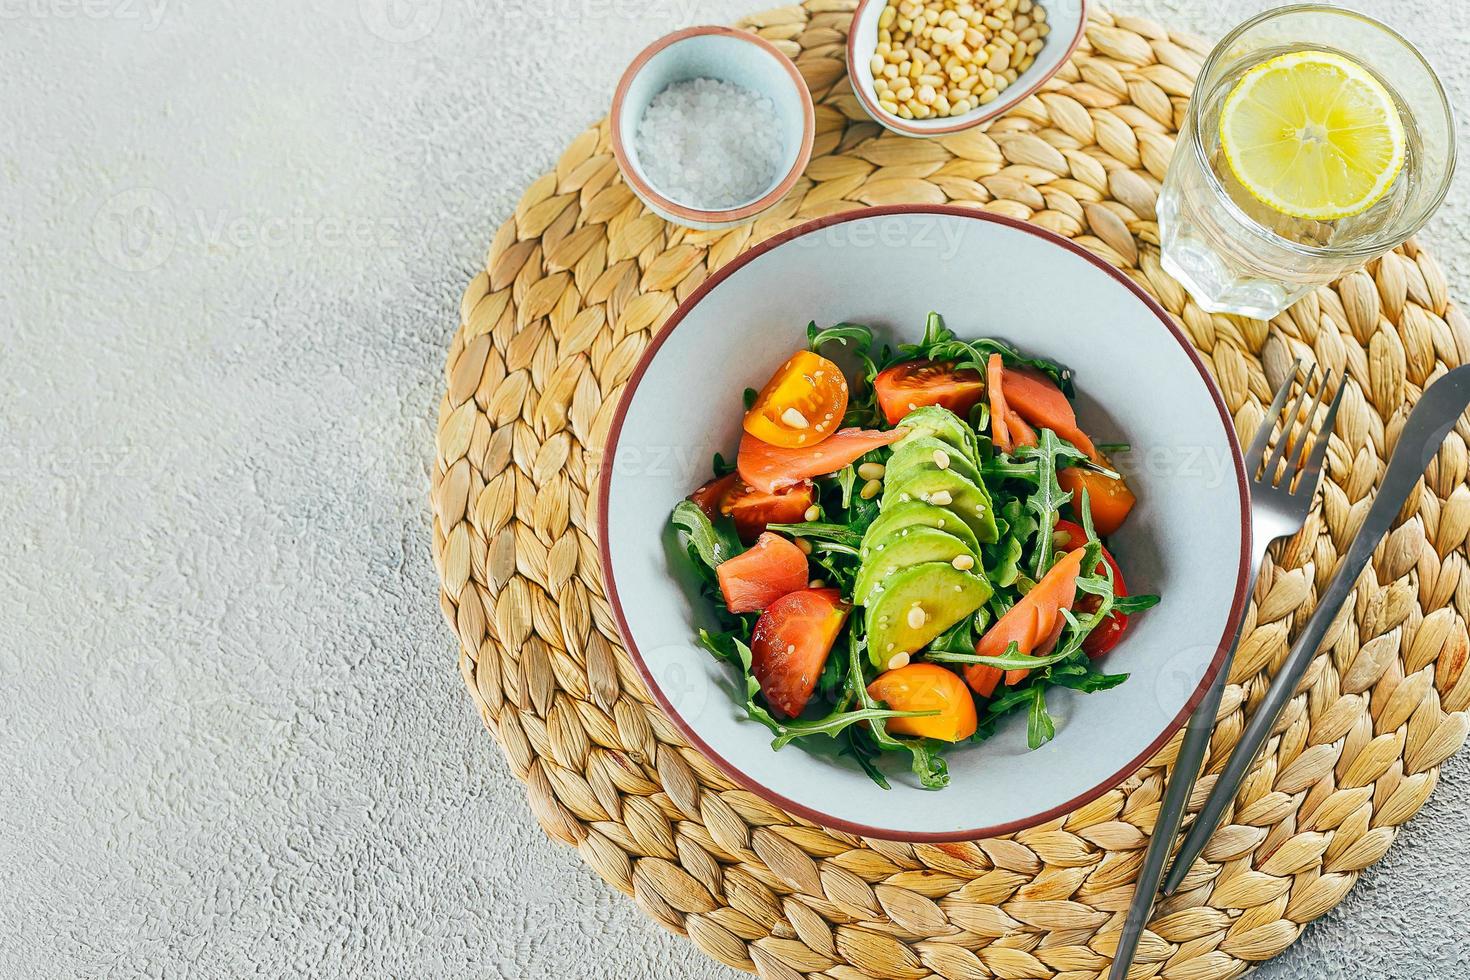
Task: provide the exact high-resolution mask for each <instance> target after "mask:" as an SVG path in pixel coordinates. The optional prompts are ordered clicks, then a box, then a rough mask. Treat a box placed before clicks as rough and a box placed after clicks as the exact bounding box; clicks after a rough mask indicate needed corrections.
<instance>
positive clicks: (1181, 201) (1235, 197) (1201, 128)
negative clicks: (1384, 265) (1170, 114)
mask: <svg viewBox="0 0 1470 980" xmlns="http://www.w3.org/2000/svg"><path fill="white" fill-rule="evenodd" d="M1295 52H1312V53H1326V55H1327V56H1328V57H1332V56H1336V57H1338V58H1341V59H1345V60H1346V61H1349V62H1352V63H1353V64H1354V65H1355V66H1357V67H1359V68H1361V69H1365V70H1366V71H1367V72H1368V73H1370V74H1371V75H1372V76H1373V77H1374V78H1375V79H1376V80H1377V81H1378V82H1379V83H1380V84H1381V85H1382V87H1383V89H1384V90H1386V91H1387V93H1388V94H1389V96H1391V98H1392V102H1393V104H1394V107H1395V108H1396V109H1397V111H1398V116H1399V120H1400V122H1401V123H1402V130H1403V144H1404V145H1403V163H1402V166H1401V168H1400V169H1399V171H1398V174H1397V176H1396V177H1394V178H1393V182H1392V183H1391V184H1390V185H1389V186H1388V189H1387V190H1386V191H1385V192H1384V193H1383V194H1382V196H1381V197H1379V198H1378V199H1377V200H1376V201H1375V202H1374V203H1372V204H1371V205H1370V206H1368V207H1367V208H1366V209H1364V210H1362V211H1360V212H1359V213H1356V214H1352V215H1349V216H1347V217H1342V218H1337V219H1334V220H1322V219H1317V218H1306V217H1294V216H1292V215H1290V214H1287V213H1285V212H1284V211H1282V210H1278V209H1277V208H1274V207H1272V206H1271V205H1268V204H1266V203H1264V202H1263V201H1262V200H1260V199H1258V197H1257V195H1255V194H1253V193H1252V192H1251V191H1250V190H1248V189H1247V188H1246V187H1245V186H1244V185H1243V184H1242V183H1241V181H1240V180H1239V179H1238V178H1237V177H1236V174H1235V172H1234V170H1233V169H1232V165H1231V163H1230V162H1229V161H1227V158H1226V149H1227V147H1226V146H1224V145H1222V143H1223V141H1222V137H1221V112H1222V107H1223V106H1224V105H1225V103H1226V101H1227V98H1228V97H1229V96H1230V95H1231V93H1232V91H1234V90H1235V88H1236V85H1237V83H1238V82H1240V80H1241V79H1242V78H1243V77H1244V76H1245V75H1246V74H1247V73H1249V72H1250V71H1251V70H1252V69H1253V68H1255V67H1257V66H1258V65H1262V64H1264V63H1265V62H1267V61H1270V60H1272V59H1277V58H1280V56H1282V55H1289V54H1292V53H1295ZM1454 169H1455V125H1454V117H1453V115H1452V113H1451V111H1450V105H1449V100H1448V99H1447V98H1446V97H1445V92H1444V88H1443V87H1442V86H1441V85H1440V82H1439V78H1438V77H1437V76H1436V75H1435V73H1434V70H1433V69H1432V68H1431V67H1430V66H1429V63H1428V62H1427V61H1425V60H1424V57H1423V55H1421V54H1420V53H1419V51H1418V49H1416V48H1415V47H1414V46H1413V45H1412V44H1410V43H1409V42H1408V41H1407V40H1405V39H1404V38H1403V37H1402V36H1400V35H1399V34H1398V33H1397V32H1395V31H1393V30H1392V29H1390V28H1389V27H1387V26H1385V25H1384V24H1381V23H1379V22H1378V21H1376V20H1373V19H1372V18H1370V17H1366V16H1364V15H1362V14H1359V13H1356V12H1354V11H1351V10H1344V9H1342V8H1340V7H1328V6H1323V5H1319V4H1302V5H1299V6H1292V7H1281V8H1278V9H1276V10H1271V11H1267V12H1266V13H1263V14H1261V15H1259V16H1257V17H1255V18H1253V19H1251V20H1248V21H1246V22H1245V23H1244V24H1241V25H1240V26H1239V27H1237V28H1236V29H1235V30H1234V31H1232V32H1231V33H1230V35H1229V36H1227V37H1226V38H1225V39H1224V40H1223V41H1221V42H1220V43H1219V44H1218V45H1217V46H1216V47H1215V50H1214V51H1212V52H1210V56H1209V58H1208V59H1206V61H1205V63H1204V66H1203V67H1202V68H1201V69H1200V74H1199V79H1198V81H1197V83H1196V85H1195V90H1194V98H1193V99H1192V100H1191V102H1190V107H1189V113H1188V116H1187V118H1186V120H1185V123H1184V128H1183V131H1182V132H1181V133H1180V134H1179V141H1178V144H1177V145H1176V147H1175V149H1174V156H1173V159H1172V160H1171V161H1170V164H1169V173H1168V176H1167V177H1166V178H1165V180H1164V187H1163V191H1162V193H1161V194H1160V197H1159V231H1160V238H1161V244H1162V259H1163V265H1164V268H1165V270H1166V271H1168V273H1169V274H1170V275H1172V276H1173V277H1174V278H1175V279H1177V280H1179V282H1181V283H1182V284H1183V285H1184V286H1185V288H1186V289H1188V290H1189V292H1190V294H1191V295H1192V296H1193V297H1194V298H1195V300H1196V302H1198V303H1199V304H1200V306H1202V307H1204V308H1205V309H1206V310H1209V311H1211V312H1215V313H1239V314H1242V315H1244V316H1252V317H1260V318H1262V319H1269V318H1271V317H1273V316H1275V315H1276V314H1277V313H1280V312H1281V311H1282V310H1284V309H1286V308H1287V307H1288V306H1290V305H1291V304H1292V303H1294V302H1296V301H1297V300H1298V299H1300V298H1301V297H1303V296H1305V295H1306V294H1307V293H1309V292H1311V291H1312V290H1313V289H1315V288H1316V287H1317V286H1320V285H1323V284H1324V283H1329V282H1332V281H1333V280H1334V279H1337V278H1340V277H1341V276H1343V275H1345V274H1347V273H1349V272H1351V271H1353V270H1354V269H1357V268H1358V267H1360V266H1361V265H1362V264H1363V263H1364V262H1367V261H1368V260H1369V259H1372V258H1374V257H1376V256H1378V255H1381V254H1383V253H1384V252H1386V251H1388V250H1390V249H1392V248H1394V247H1396V246H1398V245H1400V244H1402V243H1403V241H1404V240H1405V239H1406V238H1408V237H1409V236H1410V235H1412V234H1414V233H1415V232H1416V231H1418V230H1419V229H1420V228H1422V227H1423V226H1424V223H1425V222H1426V221H1428V220H1429V217H1430V215H1432V214H1433V213H1434V211H1435V209H1436V208H1438V207H1439V205H1440V203H1441V202H1442V201H1443V200H1444V197H1445V194H1446V193H1447V192H1448V190H1449V184H1450V177H1451V176H1452V175H1453V173H1454ZM1385 172H1386V171H1385Z"/></svg>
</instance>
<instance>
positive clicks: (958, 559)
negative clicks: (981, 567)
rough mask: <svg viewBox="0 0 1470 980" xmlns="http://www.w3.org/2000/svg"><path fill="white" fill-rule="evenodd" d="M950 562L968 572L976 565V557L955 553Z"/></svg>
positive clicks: (960, 569)
mask: <svg viewBox="0 0 1470 980" xmlns="http://www.w3.org/2000/svg"><path fill="white" fill-rule="evenodd" d="M950 564H951V565H953V566H954V567H955V568H956V569H958V570H959V571H961V572H968V571H969V570H970V569H972V568H974V567H975V559H974V557H973V556H971V555H955V556H954V561H952V562H950Z"/></svg>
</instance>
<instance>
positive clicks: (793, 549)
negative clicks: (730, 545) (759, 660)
mask: <svg viewBox="0 0 1470 980" xmlns="http://www.w3.org/2000/svg"><path fill="white" fill-rule="evenodd" d="M715 574H716V575H717V576H718V577H719V579H720V592H721V593H723V594H724V596H725V606H726V607H727V608H728V609H729V610H730V611H731V612H733V613H748V612H758V611H760V610H762V609H766V608H769V607H770V605H771V603H773V602H775V601H776V600H777V599H779V598H781V597H782V596H783V595H786V594H788V593H791V592H795V591H796V590H797V589H804V588H806V583H807V564H806V553H805V552H803V551H802V550H801V549H800V548H798V547H797V546H796V545H794V544H792V543H791V542H790V541H788V540H787V539H786V538H783V537H781V535H779V534H772V533H771V532H770V531H767V532H765V533H764V534H762V535H761V536H760V537H759V538H757V539H756V541H755V544H754V545H752V546H751V547H750V549H749V550H748V551H743V552H741V553H740V554H738V555H736V556H735V557H734V558H730V559H727V560H725V561H722V562H720V567H719V568H716V569H715Z"/></svg>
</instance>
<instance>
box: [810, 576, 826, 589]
mask: <svg viewBox="0 0 1470 980" xmlns="http://www.w3.org/2000/svg"><path fill="white" fill-rule="evenodd" d="M806 587H807V588H809V589H825V588H826V587H827V583H826V582H823V581H822V580H821V579H819V578H814V579H812V580H811V581H810V582H808V583H807V584H806Z"/></svg>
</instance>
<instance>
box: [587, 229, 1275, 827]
mask: <svg viewBox="0 0 1470 980" xmlns="http://www.w3.org/2000/svg"><path fill="white" fill-rule="evenodd" d="M890 214H944V215H953V216H955V217H959V218H970V219H973V220H976V221H989V222H993V223H995V224H1001V225H1005V226H1007V227H1009V228H1013V229H1015V230H1017V231H1022V232H1025V233H1026V234H1028V235H1034V236H1036V237H1037V238H1041V239H1043V240H1046V241H1049V242H1051V243H1053V244H1055V245H1059V246H1061V247H1062V248H1064V249H1066V250H1067V251H1069V252H1072V253H1073V254H1075V255H1079V256H1081V257H1082V258H1083V259H1085V260H1086V261H1087V262H1090V263H1091V264H1092V265H1094V266H1095V267H1097V268H1098V269H1100V270H1102V271H1103V272H1104V273H1105V274H1107V275H1108V276H1110V277H1112V278H1113V279H1114V280H1115V281H1116V282H1118V283H1119V284H1120V285H1122V286H1123V287H1124V288H1125V289H1127V290H1128V291H1129V292H1131V293H1132V294H1133V295H1134V296H1135V297H1137V298H1138V300H1139V301H1140V302H1141V303H1143V305H1144V306H1145V307H1146V308H1147V309H1148V311H1149V312H1151V313H1152V314H1153V315H1154V317H1155V318H1156V319H1157V320H1158V321H1159V323H1160V325H1161V326H1162V327H1163V328H1164V330H1165V331H1166V332H1167V333H1168V335H1169V336H1171V337H1173V338H1174V340H1175V342H1176V343H1178V344H1179V346H1180V347H1181V348H1182V349H1183V350H1184V353H1185V355H1186V356H1187V357H1188V358H1189V360H1190V363H1191V364H1193V365H1194V369H1195V371H1196V372H1198V374H1199V376H1200V379H1201V380H1202V381H1203V382H1204V385H1205V390H1206V391H1207V392H1209V395H1210V400H1211V402H1212V403H1213V404H1214V406H1215V411H1216V413H1217V414H1218V415H1219V416H1220V424H1221V426H1222V427H1223V428H1224V430H1225V438H1226V440H1227V441H1228V442H1229V444H1230V454H1231V456H1230V458H1231V462H1232V463H1233V464H1234V466H1235V482H1236V487H1237V490H1238V491H1239V494H1240V566H1239V568H1238V570H1237V572H1236V578H1235V593H1234V596H1233V597H1232V599H1231V604H1230V615H1229V617H1228V618H1227V619H1226V621H1225V629H1224V631H1223V632H1222V633H1221V635H1220V641H1219V643H1218V645H1217V646H1216V648H1215V656H1214V658H1213V659H1212V660H1211V661H1210V665H1209V667H1208V669H1206V670H1205V673H1204V676H1203V677H1202V678H1200V682H1199V686H1198V687H1197V688H1196V689H1195V691H1194V693H1193V694H1192V695H1190V698H1189V700H1188V701H1187V702H1186V703H1185V705H1184V707H1183V708H1182V709H1181V710H1180V711H1179V713H1178V714H1177V715H1176V716H1175V717H1174V719H1173V720H1172V721H1170V722H1169V724H1168V725H1166V726H1164V730H1163V732H1162V733H1160V735H1159V737H1158V738H1156V739H1154V741H1153V742H1152V743H1151V744H1149V745H1148V746H1147V747H1146V748H1145V749H1144V750H1143V751H1142V752H1140V753H1139V754H1138V755H1136V756H1135V757H1133V758H1132V759H1130V760H1129V761H1128V762H1127V763H1125V764H1124V765H1123V766H1122V768H1120V769H1118V771H1117V772H1115V773H1113V774H1112V775H1111V776H1108V777H1107V778H1106V779H1104V780H1102V781H1101V782H1099V783H1098V784H1097V785H1095V786H1093V787H1091V788H1089V789H1088V790H1086V791H1084V792H1082V793H1080V794H1079V795H1077V796H1075V797H1073V798H1072V799H1070V800H1067V801H1066V802H1065V803H1060V804H1058V805H1057V806H1054V807H1052V808H1051V809H1049V810H1046V811H1044V812H1042V813H1037V814H1033V815H1032V816H1029V817H1022V818H1020V819H1018V820H1012V821H1010V822H1008V823H1003V824H998V825H996V826H993V827H976V828H973V829H969V830H956V831H929V832H924V833H913V832H909V833H905V832H902V831H898V830H892V829H889V828H886V827H872V826H868V825H865V824H859V823H854V822H852V821H850V820H842V819H840V818H837V817H833V816H831V815H830V814H826V813H822V812H820V811H818V810H815V809H813V808H811V807H809V806H807V805H805V804H803V803H797V802H796V801H794V800H789V799H787V798H786V797H784V796H782V795H781V794H780V793H777V792H775V791H774V790H771V789H770V788H768V787H766V786H764V785H762V784H761V783H759V782H758V781H756V780H755V779H754V778H752V777H751V776H750V775H748V774H747V773H745V772H744V771H743V770H741V769H738V768H737V767H735V766H733V765H731V764H730V763H729V762H728V761H726V760H725V758H724V757H722V756H721V755H720V754H719V753H717V752H715V751H714V750H713V749H712V748H710V746H709V745H708V744H707V743H706V742H705V741H704V739H702V738H700V737H699V735H698V733H696V732H695V731H694V729H693V728H692V727H691V726H690V725H689V723H688V722H686V721H685V720H684V718H683V716H682V715H680V714H679V713H678V712H677V711H676V710H674V707H673V705H672V704H670V703H669V700H668V699H667V698H666V697H664V694H663V692H662V691H661V690H660V689H659V686H658V684H657V682H656V681H655V680H654V678H653V674H652V672H651V671H650V670H649V669H648V665H647V664H646V663H644V661H643V656H642V654H640V653H639V652H638V646H637V644H635V643H634V642H633V640H632V637H631V636H630V635H629V630H628V621H627V619H626V617H625V616H624V615H623V606H622V602H621V600H620V599H619V597H618V587H617V579H616V578H615V576H614V575H613V569H612V562H611V561H609V559H608V554H607V546H606V542H607V532H608V517H607V507H608V498H609V495H610V493H611V486H612V484H611V481H610V480H609V479H608V478H607V477H608V475H609V473H610V465H611V460H612V459H614V458H615V455H616V453H617V446H618V438H619V436H621V434H622V431H623V422H624V420H625V419H626V418H627V414H628V405H629V403H630V402H631V401H632V398H633V394H634V392H636V391H637V390H638V385H639V384H640V383H641V382H642V380H643V375H644V374H645V373H646V372H647V370H648V365H649V364H650V363H652V361H653V358H654V355H656V354H657V353H658V350H659V348H660V347H662V346H663V343H664V341H665V340H667V339H668V337H669V335H670V334H672V333H673V331H674V330H675V329H676V328H677V327H678V326H679V324H680V323H681V322H683V319H684V317H685V316H687V315H688V314H689V311H690V310H692V309H694V307H695V306H696V305H698V303H699V301H700V300H702V299H704V297H705V296H706V295H707V294H708V293H709V292H710V291H711V290H713V289H714V288H715V287H716V286H718V285H719V284H720V283H722V282H724V281H725V280H726V279H728V278H730V277H731V276H732V275H734V274H735V273H736V272H737V271H739V269H740V268H741V267H742V266H744V265H746V264H747V263H749V262H751V261H753V260H755V259H756V258H759V257H760V256H762V255H764V254H765V253H766V252H769V251H770V250H772V249H774V248H776V247H777V246H780V245H783V244H785V243H786V242H789V241H791V240H792V239H793V238H799V237H801V236H802V235H806V234H809V233H811V232H814V231H820V230H821V229H823V228H826V227H829V226H831V225H835V224H842V223H844V222H848V221H855V220H859V219H862V218H870V217H882V216H884V215H890ZM602 465H603V470H602V472H601V473H600V474H599V476H598V489H597V534H598V548H597V550H598V558H599V561H600V564H601V567H602V579H603V582H604V583H605V587H606V591H607V600H608V605H609V606H610V607H611V608H612V611H613V617H614V618H615V619H616V620H617V624H618V633H619V635H620V636H621V637H622V640H623V646H624V647H625V648H626V650H627V651H628V656H629V657H631V658H632V660H633V666H634V667H635V668H636V669H637V671H638V675H639V676H640V677H642V678H643V683H644V686H645V687H647V688H648V691H649V693H650V694H651V695H653V698H654V700H655V701H656V702H658V705H659V707H660V708H661V709H662V710H663V712H664V714H665V715H666V716H667V717H668V718H669V719H670V720H671V721H672V722H673V723H674V727H676V728H677V729H679V732H680V734H682V735H683V737H684V738H685V739H686V740H687V741H688V742H689V744H690V745H692V746H693V747H695V748H696V749H698V750H699V751H700V752H702V753H703V754H704V756H705V758H707V759H709V760H710V761H711V762H713V763H714V764H715V765H716V766H718V767H719V769H720V771H721V772H723V773H724V774H725V775H727V776H729V777H730V778H731V779H732V780H734V781H735V782H736V783H738V784H739V785H741V786H743V787H745V788H746V789H748V790H750V791H751V792H752V793H754V794H755V795H757V796H759V797H761V798H762V799H764V800H766V801H768V802H770V803H773V804H775V805H776V806H778V807H780V808H781V809H783V810H785V811H786V812H787V813H792V814H795V815H797V816H798V817H802V818H804V819H806V820H810V821H812V822H813V823H815V824H818V825H819V826H823V827H828V828H830V829H833V830H840V831H845V832H847V833H851V834H857V835H859V836H861V837H873V838H877V839H878V840H894V841H907V842H912V843H951V842H955V841H969V840H982V839H984V838H987V837H998V836H1000V835H1002V834H1012V833H1015V832H1017V831H1020V830H1026V829H1027V828H1030V827H1035V826H1037V825H1038V824H1043V823H1046V822H1047V821H1049V820H1054V819H1056V818H1057V817H1060V816H1063V815H1065V814H1067V813H1070V812H1072V811H1073V810H1076V809H1077V808H1078V807H1082V806H1086V805H1087V804H1088V803H1091V802H1092V801H1093V800H1095V799H1097V798H1098V797H1100V796H1102V795H1103V794H1104V793H1106V792H1108V791H1109V790H1111V789H1112V788H1113V787H1115V786H1117V785H1118V784H1119V783H1120V782H1122V781H1123V779H1124V778H1126V777H1127V776H1129V775H1130V774H1132V773H1133V772H1136V771H1137V770H1138V768H1139V767H1140V766H1142V765H1143V764H1144V763H1145V762H1147V761H1148V760H1149V759H1151V758H1153V756H1154V755H1155V753H1157V752H1158V751H1159V750H1160V749H1162V748H1163V747H1164V744H1165V743H1166V742H1168V741H1169V739H1170V738H1172V737H1173V736H1174V733H1175V732H1177V731H1179V729H1180V728H1182V727H1184V723H1185V722H1186V721H1187V720H1189V716H1190V715H1191V714H1193V713H1194V709H1195V708H1196V707H1197V706H1198V705H1199V703H1200V702H1201V701H1202V700H1204V696H1205V693H1206V691H1208V690H1209V687H1210V685H1211V684H1212V683H1213V682H1214V680H1215V677H1216V675H1217V674H1219V672H1220V670H1221V668H1222V667H1223V666H1224V664H1225V658H1226V655H1227V654H1228V653H1229V652H1230V649H1231V647H1233V646H1234V642H1235V634H1236V630H1237V629H1238V628H1239V626H1240V624H1241V622H1242V621H1243V619H1244V618H1245V610H1246V604H1247V602H1248V601H1249V599H1250V588H1251V581H1250V555H1251V524H1250V487H1249V484H1248V483H1247V481H1246V474H1245V459H1244V457H1243V456H1242V455H1241V451H1240V443H1239V441H1238V440H1237V439H1236V437H1235V423H1234V421H1233V420H1232V418H1231V415H1230V411H1229V409H1228V408H1226V406H1225V400H1224V398H1223V397H1221V395H1220V389H1219V388H1218V387H1216V385H1215V382H1214V381H1212V380H1211V379H1210V374H1209V372H1208V371H1207V370H1205V366H1204V362H1203V361H1201V360H1200V356H1199V353H1198V352H1197V351H1195V349H1194V347H1193V345H1191V344H1190V342H1189V340H1188V338H1186V337H1185V336H1184V333H1183V332H1182V331H1181V330H1180V328H1179V327H1176V326H1175V325H1174V322H1173V321H1172V320H1170V319H1169V315H1168V313H1166V312H1164V309H1163V307H1161V306H1159V304H1158V302H1157V301H1156V300H1155V299H1154V298H1153V297H1152V296H1150V295H1149V294H1148V293H1146V292H1144V290H1143V288H1142V287H1140V286H1139V285H1138V284H1137V283H1135V282H1134V281H1133V280H1132V279H1130V278H1128V277H1127V276H1126V275H1124V274H1123V273H1122V272H1120V271H1118V270H1117V269H1115V268H1113V267H1112V266H1111V265H1109V264H1108V263H1106V262H1104V261H1103V260H1102V259H1100V258H1098V257H1097V256H1096V255H1093V254H1092V253H1091V252H1089V251H1087V249H1085V248H1083V247H1082V246H1081V245H1078V244H1077V243H1076V242H1074V241H1072V240H1071V239H1068V238H1063V237H1062V236H1060V235H1056V234H1053V233H1052V232H1049V231H1047V230H1046V229H1044V228H1039V227H1037V226H1036V225H1033V224H1030V223H1029V222H1025V221H1019V220H1017V219H1015V218H1011V217H1007V216H1006V215H1002V214H994V213H992V212H988V211H977V210H974V209H971V208H962V207H956V206H954V205H951V204H913V205H909V204H892V205H884V206H881V207H872V208H860V209H858V210H855V211H844V212H842V213H840V214H834V215H828V216H827V217H824V218H817V219H814V220H812V221H808V222H806V223H805V224H801V225H798V226H797V227H795V228H791V229H788V230H786V231H783V232H781V233H780V234H778V235H773V236H772V237H770V238H768V239H766V240H765V241H763V242H761V243H760V244H759V245H756V246H754V247H752V248H750V249H748V250H746V251H745V252H742V253H741V254H740V255H738V256H736V257H735V258H733V259H731V260H730V261H729V262H728V263H726V264H725V265H723V266H721V267H720V268H719V269H718V270H717V271H715V272H714V273H712V274H711V275H710V276H709V278H707V279H705V281H704V282H703V283H701V284H700V285H699V287H698V288H697V289H695V291H694V292H693V293H691V294H690V295H689V298H688V299H686V300H685V301H684V302H683V303H681V304H679V308H678V309H676V310H675V311H674V312H673V314H672V315H670V317H669V319H668V322H666V323H665V324H664V326H663V328H662V329H660V330H659V332H658V335H657V336H656V337H654V338H653V339H652V340H651V341H649V344H648V349H647V350H645V351H644V352H643V356H642V357H641V358H640V359H639V361H638V366H637V367H636V368H634V370H633V374H632V375H631V376H630V377H629V378H628V382H627V386H626V387H625V388H624V390H623V396H622V398H621V399H619V401H618V407H617V410H616V411H615V412H614V413H613V420H612V425H611V427H610V428H609V429H608V435H607V445H606V448H605V449H604V450H603V454H602Z"/></svg>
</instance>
